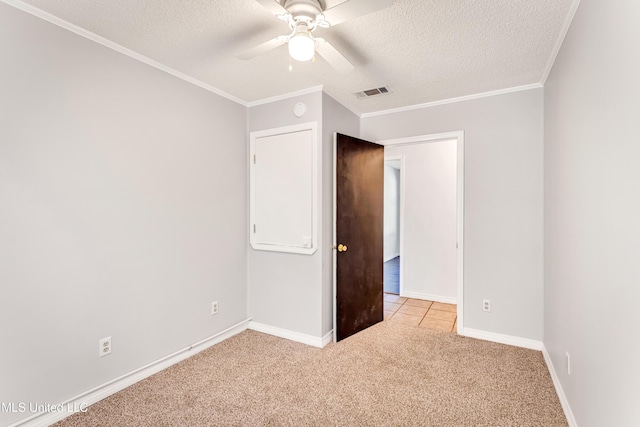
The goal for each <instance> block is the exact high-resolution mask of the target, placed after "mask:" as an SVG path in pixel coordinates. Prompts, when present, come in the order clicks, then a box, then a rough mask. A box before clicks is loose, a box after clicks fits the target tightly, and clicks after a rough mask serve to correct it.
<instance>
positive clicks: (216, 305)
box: [211, 301, 218, 315]
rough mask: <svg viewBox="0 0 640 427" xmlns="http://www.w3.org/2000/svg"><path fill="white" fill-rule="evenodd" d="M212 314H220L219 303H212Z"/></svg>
mask: <svg viewBox="0 0 640 427" xmlns="http://www.w3.org/2000/svg"><path fill="white" fill-rule="evenodd" d="M211 314H212V315H214V314H218V301H214V302H212V303H211Z"/></svg>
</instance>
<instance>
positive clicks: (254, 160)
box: [253, 154, 256, 165]
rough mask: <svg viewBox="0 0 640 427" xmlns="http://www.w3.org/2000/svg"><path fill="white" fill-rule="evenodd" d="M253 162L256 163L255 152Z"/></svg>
mask: <svg viewBox="0 0 640 427" xmlns="http://www.w3.org/2000/svg"><path fill="white" fill-rule="evenodd" d="M253 164H254V165H255V164H256V155H255V154H254V155H253Z"/></svg>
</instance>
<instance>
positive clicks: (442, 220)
mask: <svg viewBox="0 0 640 427" xmlns="http://www.w3.org/2000/svg"><path fill="white" fill-rule="evenodd" d="M377 142H378V143H379V144H381V145H384V146H385V161H387V160H388V161H391V160H396V161H399V162H400V167H399V174H398V176H399V183H400V185H399V187H400V190H399V196H400V204H399V211H400V221H399V226H398V230H399V233H400V239H399V240H400V245H399V251H398V254H399V259H398V261H399V262H398V264H399V274H398V278H399V280H398V281H399V295H398V296H397V297H396V295H394V293H385V301H388V302H392V304H390V305H392V306H393V307H390V309H391V310H395V309H397V310H398V313H400V311H401V310H402V308H401V307H396V306H395V305H396V304H399V303H400V304H402V303H403V302H404V301H407V300H408V301H409V302H412V303H415V305H420V304H424V303H427V302H433V304H434V305H433V306H432V307H431V308H434V309H436V310H442V311H448V312H449V314H447V315H445V314H444V313H435V314H441V316H439V317H441V318H442V319H438V320H445V317H446V319H447V320H451V319H453V321H454V322H455V327H454V332H458V333H462V330H463V313H464V307H463V301H464V299H463V292H464V286H463V284H464V276H463V274H464V270H463V260H464V247H463V242H464V234H463V233H464V228H463V224H464V132H462V131H460V132H449V133H442V134H434V135H422V136H415V137H409V138H399V139H390V140H384V141H377ZM389 166H390V167H391V164H389ZM396 166H397V163H396ZM385 189H386V188H385ZM419 199H421V200H419ZM407 200H409V201H407ZM385 207H386V206H385ZM385 213H386V212H385ZM386 221H387V219H385V222H386ZM429 228H430V229H429ZM386 236H387V235H386V234H385V237H386ZM429 241H431V243H430V244H429ZM389 253H390V252H389ZM386 260H387V259H386V258H385V261H386ZM426 282H429V283H426ZM391 300H393V301H391ZM422 301H424V303H423V302H422ZM405 311H406V312H407V313H410V314H415V315H421V314H422V313H417V310H413V311H415V313H413V312H411V310H409V308H408V307H406V310H405ZM452 312H454V313H455V318H452V317H451V313H452ZM389 314H391V315H395V313H393V314H392V313H389V310H388V309H387V307H385V317H386V316H387V315H389ZM427 317H428V316H427ZM427 317H425V318H424V319H423V321H427V320H428V319H427ZM407 320H409V318H407ZM411 320H414V319H413V318H411ZM420 323H421V322H420ZM449 330H451V329H449Z"/></svg>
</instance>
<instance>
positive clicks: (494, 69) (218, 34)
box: [14, 0, 573, 113]
mask: <svg viewBox="0 0 640 427" xmlns="http://www.w3.org/2000/svg"><path fill="white" fill-rule="evenodd" d="M344 1H345V0H327V1H326V3H327V6H328V7H331V6H333V5H336V4H339V3H342V2H344ZM572 1H573V0H395V1H394V3H393V5H392V6H390V7H388V8H386V9H382V10H379V11H377V12H374V13H371V14H369V15H365V16H362V17H359V18H356V19H353V20H351V21H348V22H345V23H342V24H339V25H336V26H335V27H331V28H328V29H322V28H320V29H318V30H316V32H315V34H316V35H318V36H321V37H323V38H325V39H327V40H328V41H329V42H331V43H332V44H333V45H334V46H335V47H336V48H337V49H338V50H339V51H340V52H341V53H343V54H344V55H345V56H346V57H347V58H348V59H349V60H350V61H351V62H352V63H353V64H354V65H355V69H354V70H353V71H351V72H349V73H347V74H338V73H337V72H336V71H334V70H333V69H332V68H331V67H330V66H329V65H328V64H327V63H326V62H325V61H324V60H323V59H322V58H321V57H319V58H318V59H317V60H316V62H315V63H312V62H307V63H299V62H296V61H292V62H293V70H292V71H289V63H290V60H289V56H288V53H287V47H286V45H284V46H281V47H279V48H277V49H275V50H273V51H271V52H269V53H267V54H265V55H263V56H260V57H257V58H254V59H251V60H248V61H245V60H240V59H237V58H236V57H235V55H236V54H237V53H239V52H242V51H244V50H246V49H248V48H251V47H253V46H255V45H257V44H259V43H262V42H264V41H267V40H269V39H271V38H273V37H275V36H278V35H280V34H287V33H288V32H289V28H288V26H287V24H286V23H285V22H283V21H280V20H278V19H277V18H275V17H274V16H273V15H272V14H271V13H270V12H269V11H268V10H266V9H265V8H264V7H262V6H261V5H260V4H259V3H258V2H256V1H255V0H155V1H131V0H24V1H23V3H25V4H28V5H32V6H34V7H36V8H38V9H41V10H43V11H45V12H48V13H49V14H51V15H54V16H56V17H58V18H61V19H63V20H65V21H67V22H69V23H71V24H74V25H76V26H78V27H80V28H83V29H85V30H87V31H89V32H92V33H95V34H97V35H99V36H101V37H104V38H106V39H108V40H111V41H113V42H115V43H117V44H119V45H121V46H123V47H125V48H127V49H130V50H132V51H134V52H137V53H139V54H141V55H143V56H146V57H148V58H150V59H153V60H155V61H157V62H159V63H161V64H164V65H166V66H168V67H170V68H173V69H174V70H177V71H179V72H181V73H183V74H185V75H187V76H190V77H192V78H194V79H197V80H199V81H201V82H203V83H205V84H206V85H209V86H213V87H215V88H217V89H220V90H222V91H224V92H227V93H229V94H231V95H233V96H235V97H237V98H240V99H242V100H244V101H246V102H252V101H257V100H261V99H265V98H269V97H273V96H277V95H282V94H285V93H289V92H295V91H299V90H303V89H307V88H309V87H312V86H318V85H323V88H324V90H325V91H326V92H327V93H329V94H330V95H332V96H333V97H334V98H336V99H337V100H338V101H340V102H341V103H343V104H344V105H345V106H347V107H349V108H350V109H351V110H353V111H354V112H356V113H368V112H374V111H380V110H386V109H392V108H399V107H405V106H410V105H415V104H422V103H428V102H435V101H441V100H445V99H450V98H457V97H462V96H469V95H474V94H479V93H484V92H491V91H498V90H503V89H508V88H513V87H518V86H525V85H531V84H536V83H541V81H542V80H543V79H544V75H545V70H546V69H547V67H548V65H549V63H550V61H551V60H552V59H553V54H554V47H555V46H556V43H557V42H558V40H559V39H560V38H561V36H562V29H563V25H564V24H565V21H566V20H567V17H568V15H569V11H570V7H571V3H572ZM14 3H15V1H14ZM382 85H387V86H388V87H389V89H390V90H391V91H392V93H391V94H389V95H384V96H378V97H372V98H368V99H365V100H359V99H357V98H356V96H355V95H353V93H354V92H357V91H361V90H364V89H369V88H372V87H378V86H382Z"/></svg>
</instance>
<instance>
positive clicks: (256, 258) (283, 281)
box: [244, 91, 324, 338]
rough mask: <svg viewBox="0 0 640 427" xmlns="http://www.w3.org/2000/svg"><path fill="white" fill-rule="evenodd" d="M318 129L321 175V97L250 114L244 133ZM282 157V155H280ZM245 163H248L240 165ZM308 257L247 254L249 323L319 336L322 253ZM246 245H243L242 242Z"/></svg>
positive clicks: (287, 102)
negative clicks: (301, 108) (302, 107)
mask: <svg viewBox="0 0 640 427" xmlns="http://www.w3.org/2000/svg"><path fill="white" fill-rule="evenodd" d="M297 102H303V103H304V104H306V106H307V112H306V114H305V115H304V116H303V117H301V118H297V117H295V116H294V114H293V106H294V105H295V104H296V103H297ZM312 121H315V122H317V123H318V128H317V129H318V170H322V162H323V157H322V156H323V153H322V143H321V141H323V139H322V129H323V128H322V92H320V91H318V92H314V93H310V94H306V95H302V96H296V97H292V98H288V99H284V100H280V101H275V102H270V103H268V104H261V105H256V106H253V107H250V108H249V121H248V123H249V131H250V132H253V131H257V130H263V129H273V128H278V127H283V126H290V125H294V124H299V123H306V122H312ZM284 155H286V153H284ZM248 161H249V158H248V157H247V158H246V160H245V161H244V163H245V164H247V162H248ZM320 188H321V190H320V192H319V194H318V195H317V197H318V199H317V204H316V206H317V211H316V215H318V218H319V226H320V227H319V229H318V235H319V236H322V232H323V228H322V185H321V186H320ZM318 243H319V246H318V251H316V252H315V253H314V254H312V255H301V254H292V253H282V252H268V251H260V250H255V249H253V248H251V247H249V249H248V254H247V256H248V258H247V262H248V265H247V266H248V277H247V279H248V292H249V293H248V297H249V302H248V307H249V315H250V316H251V318H252V320H253V321H255V322H258V323H261V324H264V325H268V326H271V327H276V328H281V329H285V330H288V331H292V332H297V333H300V334H305V335H308V336H312V337H316V338H318V337H321V336H322V320H321V319H322V254H323V252H322V250H323V245H324V241H323V239H321V240H320V242H318ZM247 244H248V242H247Z"/></svg>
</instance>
